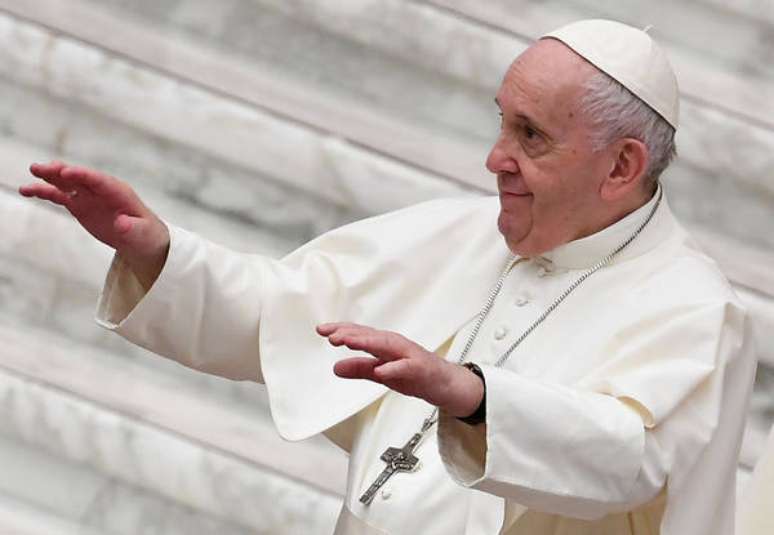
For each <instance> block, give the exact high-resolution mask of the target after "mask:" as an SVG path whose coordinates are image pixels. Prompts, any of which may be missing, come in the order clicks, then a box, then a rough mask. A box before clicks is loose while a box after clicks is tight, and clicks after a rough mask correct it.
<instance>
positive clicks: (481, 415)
mask: <svg viewBox="0 0 774 535" xmlns="http://www.w3.org/2000/svg"><path fill="white" fill-rule="evenodd" d="M462 365H463V366H465V367H466V368H467V369H469V370H470V371H472V372H473V373H475V374H476V375H478V377H479V378H480V379H481V383H482V384H483V385H484V396H483V397H482V398H481V403H479V404H478V407H477V408H476V410H475V411H474V412H473V414H471V415H470V416H465V417H464V418H463V417H460V416H458V417H457V419H458V420H460V421H463V422H465V423H466V424H468V425H478V424H483V423H484V422H485V421H486V380H485V379H484V373H483V372H482V371H481V368H479V367H478V366H477V365H476V364H474V363H473V362H465V363H463V364H462Z"/></svg>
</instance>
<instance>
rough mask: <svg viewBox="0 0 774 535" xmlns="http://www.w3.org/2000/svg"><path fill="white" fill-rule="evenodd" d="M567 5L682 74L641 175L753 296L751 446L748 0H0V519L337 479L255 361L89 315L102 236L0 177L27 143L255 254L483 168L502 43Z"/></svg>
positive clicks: (755, 35) (755, 158)
mask: <svg viewBox="0 0 774 535" xmlns="http://www.w3.org/2000/svg"><path fill="white" fill-rule="evenodd" d="M587 17H610V18H617V19H619V20H623V21H625V22H629V23H631V24H634V25H637V26H645V25H648V24H652V25H653V26H654V28H653V29H652V30H651V32H652V34H653V35H654V36H655V37H656V38H657V39H659V40H660V41H661V42H662V43H663V44H664V46H665V47H666V48H667V50H668V53H669V54H670V57H671V58H672V61H673V63H674V66H675V69H676V71H677V74H678V77H679V79H680V82H681V88H682V104H683V107H682V124H681V130H680V133H679V135H678V146H679V153H680V155H679V158H678V160H677V161H676V162H675V164H674V165H673V167H672V168H670V170H669V171H668V172H667V174H666V176H665V178H664V183H665V187H666V189H667V191H668V194H669V195H670V200H671V203H672V205H673V208H674V209H675V211H676V212H677V213H678V215H679V216H680V217H681V218H682V219H683V220H684V222H685V223H686V224H687V225H688V226H689V227H690V228H691V230H693V231H694V232H695V233H696V235H697V237H698V238H699V239H700V241H701V242H702V244H703V245H704V247H705V248H706V249H707V251H708V252H709V253H710V254H711V255H712V256H714V257H715V258H716V259H717V260H718V262H719V263H720V264H721V266H722V267H723V269H724V270H725V271H726V273H727V274H728V275H729V277H730V279H731V280H732V282H733V283H734V284H735V286H736V287H737V289H738V291H739V293H740V295H741V297H742V299H743V300H744V301H745V302H746V304H747V305H748V306H749V308H750V310H751V312H752V313H753V316H754V320H755V321H754V328H755V332H756V337H757V338H758V344H759V355H760V359H761V364H760V367H759V373H758V379H757V383H756V392H755V397H754V399H753V403H752V406H751V412H750V418H749V422H748V431H747V435H746V439H745V445H744V448H743V452H742V457H741V459H740V463H741V464H740V470H741V471H742V473H744V472H745V471H746V470H748V469H749V468H750V467H751V466H752V465H753V464H754V462H755V460H756V458H757V456H758V454H759V452H760V448H761V446H762V442H763V437H764V436H765V433H766V432H767V430H768V428H769V426H770V425H771V423H772V422H773V421H774V346H772V345H771V344H769V343H767V336H768V333H770V332H772V329H774V272H772V270H771V266H772V265H774V235H773V234H772V233H771V232H770V229H771V224H772V223H771V222H772V214H774V61H773V60H774V12H773V11H772V9H771V6H769V4H768V3H766V2H755V1H748V2H734V3H727V2H721V1H719V0H718V1H716V0H692V1H690V2H668V1H666V0H654V1H652V2H647V3H644V2H634V1H620V0H617V1H616V0H609V1H594V2H592V1H590V0H543V1H537V0H519V1H512V0H507V1H506V0H488V1H487V2H478V1H476V0H358V1H338V0H223V1H220V2H217V3H214V2H209V1H206V0H135V1H131V2H130V1H124V0H99V1H97V0H27V1H25V2H18V1H14V0H0V164H2V169H3V172H2V173H0V213H1V214H2V221H3V231H4V233H3V237H4V239H3V240H0V346H2V348H3V355H4V356H3V358H2V359H0V411H2V417H3V418H2V420H3V422H4V424H5V425H3V426H2V428H0V466H3V469H4V474H3V476H4V477H2V478H0V532H3V533H4V532H8V531H9V530H11V531H13V530H15V531H17V532H24V533H52V532H56V533H60V532H61V533H114V534H124V533H125V534H135V533H165V534H167V533H178V532H179V533H224V534H227V533H248V532H249V533H272V534H273V533H277V534H278V533H326V532H330V530H331V528H332V526H333V522H334V519H335V516H336V513H337V510H338V506H339V503H340V497H341V493H342V492H343V486H344V480H343V477H342V474H343V473H344V469H345V468H344V467H345V458H344V456H343V454H342V453H341V452H340V451H339V450H337V449H336V448H335V447H334V446H332V445H330V444H328V443H326V442H324V441H323V440H322V439H319V440H312V441H308V442H304V443H300V444H288V443H283V442H282V441H281V440H280V439H278V438H277V436H276V434H275V433H274V431H273V430H272V427H271V422H270V420H269V416H268V412H267V406H266V398H265V392H264V391H263V389H262V387H261V386H260V385H254V384H247V383H235V382H230V381H225V380H222V379H218V378H214V377H210V376H206V375H203V374H197V373H194V372H191V371H189V370H186V369H184V368H182V367H180V366H177V365H176V364H174V363H171V362H168V361H166V360H164V359H160V358H158V357H155V356H153V355H150V354H148V353H147V352H145V351H144V350H141V349H139V348H136V347H133V346H130V345H129V344H127V343H125V342H123V341H122V340H121V339H119V338H118V337H116V336H114V335H111V334H109V333H107V332H105V331H104V330H101V329H99V328H98V327H97V326H96V325H95V324H94V322H93V319H92V318H93V314H94V307H95V303H96V298H97V294H98V291H99V288H100V286H101V283H102V278H103V276H104V273H105V270H106V268H107V265H108V263H109V261H110V255H111V253H110V251H109V250H108V249H107V248H106V247H104V246H102V245H101V244H99V243H96V242H94V240H92V239H91V238H90V237H89V236H88V235H87V234H86V233H84V232H83V231H82V230H81V229H79V228H78V227H77V225H75V224H74V223H73V222H72V221H71V220H70V218H69V217H68V216H67V215H66V214H65V213H63V212H62V211H60V210H58V209H56V208H55V207H52V206H49V205H45V204H43V203H36V202H31V201H29V200H26V199H22V198H20V197H19V196H18V195H17V194H16V193H15V189H16V187H18V186H19V185H20V184H22V183H24V182H26V181H27V180H28V174H27V172H26V167H27V165H28V164H29V162H31V161H39V160H40V161H43V160H49V159H52V158H63V159H66V160H68V161H71V162H78V163H82V164H86V165H90V166H95V167H98V168H101V169H103V170H105V171H108V172H110V173H113V174H115V175H117V176H120V177H122V178H123V179H125V180H127V181H128V182H130V183H131V184H132V185H133V186H134V187H135V188H136V189H137V191H138V192H139V193H140V194H141V196H142V197H143V199H145V200H146V202H147V203H148V204H149V205H150V206H151V207H152V208H153V209H154V210H156V211H157V212H158V213H159V214H160V215H161V216H162V217H164V218H165V219H166V220H168V221H170V222H173V223H175V224H178V225H181V226H184V227H186V228H189V229H191V230H193V231H195V232H198V233H200V234H202V235H204V236H206V237H208V238H210V239H212V240H214V241H218V242H220V243H223V244H225V245H227V246H229V247H232V248H235V249H238V250H242V251H255V252H262V253H266V254H272V255H277V256H279V255H282V254H284V253H286V252H288V251H290V250H292V249H293V248H295V247H297V246H298V245H300V244H302V243H304V242H305V241H307V240H309V239H310V238H312V237H314V236H316V235H318V234H320V233H322V232H324V231H326V230H328V229H330V228H333V227H335V226H338V225H341V224H343V223H346V222H348V221H352V220H355V219H358V218H362V217H365V216H368V215H372V214H377V213H382V212H385V211H388V210H392V209H396V208H399V207H402V206H406V205H409V204H412V203H415V202H419V201H422V200H426V199H431V198H437V197H442V196H453V195H480V194H484V193H488V192H492V191H493V188H494V183H493V180H492V177H491V176H489V175H488V173H486V171H485V170H484V168H483V161H484V158H485V156H486V151H487V149H488V146H489V144H490V143H491V142H492V141H493V139H494V137H495V135H496V131H497V121H498V117H497V110H496V107H495V105H494V103H493V101H492V97H493V95H494V92H495V90H496V88H497V86H498V84H499V81H500V78H501V76H502V73H503V71H504V69H505V68H506V67H507V65H508V64H509V63H510V61H511V60H512V58H513V57H514V56H515V55H516V54H518V53H519V52H520V51H522V50H523V49H524V48H525V47H526V46H528V44H529V42H530V40H531V39H534V38H535V37H537V36H538V35H540V34H541V33H542V32H544V31H548V30H550V29H552V28H554V27H557V26H559V25H561V24H563V23H565V22H568V21H571V20H575V19H578V18H587ZM277 452H281V453H282V454H281V455H276V454H277ZM6 467H7V468H6ZM320 467H324V469H323V470H321V469H320Z"/></svg>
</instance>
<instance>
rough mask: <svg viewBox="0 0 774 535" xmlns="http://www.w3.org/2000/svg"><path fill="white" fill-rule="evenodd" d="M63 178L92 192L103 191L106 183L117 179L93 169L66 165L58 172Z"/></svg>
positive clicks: (99, 192) (98, 192)
mask: <svg viewBox="0 0 774 535" xmlns="http://www.w3.org/2000/svg"><path fill="white" fill-rule="evenodd" d="M59 174H60V176H61V177H62V179H63V180H65V181H68V182H69V183H71V184H78V185H79V186H83V187H85V188H88V189H90V190H91V191H93V192H94V193H97V194H101V193H105V189H106V187H107V185H108V184H109V183H110V182H111V181H115V180H117V179H115V178H113V177H112V176H110V175H107V174H105V173H101V172H100V171H96V170H94V169H89V168H88V167H81V166H66V167H64V168H63V169H62V170H61V172H60V173H59Z"/></svg>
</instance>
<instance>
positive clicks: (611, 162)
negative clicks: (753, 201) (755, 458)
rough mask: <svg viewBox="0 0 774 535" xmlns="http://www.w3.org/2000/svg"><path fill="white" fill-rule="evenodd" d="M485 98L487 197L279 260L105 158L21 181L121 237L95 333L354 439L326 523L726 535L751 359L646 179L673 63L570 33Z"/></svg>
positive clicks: (659, 158) (420, 211)
mask: <svg viewBox="0 0 774 535" xmlns="http://www.w3.org/2000/svg"><path fill="white" fill-rule="evenodd" d="M496 101H497V103H498V105H499V106H500V109H501V111H502V128H501V133H500V136H499V138H498V140H497V142H496V144H495V146H494V147H493V148H492V151H491V153H490V154H489V157H488V159H487V167H488V168H489V170H490V171H492V172H493V173H494V174H495V175H496V176H497V186H498V190H499V193H500V195H499V197H498V198H484V199H475V200H470V199H463V200H445V201H436V202H431V203H425V204H422V205H419V206H416V207H411V208H407V209H404V210H400V211H398V212H394V213H391V214H386V215H383V216H380V217H376V218H372V219H369V220H365V221H362V222H358V223H355V224H352V225H347V226H345V227H343V228H341V229H337V230H335V231H332V232H330V233H327V234H325V235H323V236H321V237H319V238H318V239H316V240H314V241H312V242H310V243H309V244H307V245H305V246H304V247H301V248H300V249H298V250H297V251H295V252H294V253H291V254H290V255H289V256H288V257H286V258H284V259H282V260H281V261H275V260H272V259H269V258H265V257H262V256H259V255H253V256H247V255H239V254H236V253H234V252H231V251H228V250H225V249H223V248H221V247H219V246H217V245H215V244H212V243H209V242H207V241H205V240H202V239H200V238H197V237H196V236H193V235H191V234H189V233H187V232H186V231H184V230H182V229H179V228H176V227H174V226H172V225H165V224H164V223H163V222H162V221H161V220H159V218H158V217H157V216H155V215H154V214H153V213H152V212H151V211H150V210H149V209H148V208H147V207H145V206H144V205H143V204H142V202H141V201H140V200H139V199H138V198H137V197H136V196H135V195H134V193H133V192H132V191H131V189H130V188H129V187H128V186H126V185H125V184H123V183H122V182H120V181H118V180H116V179H113V178H111V177H107V176H105V175H102V174H100V173H98V172H96V171H91V170H88V169H83V168H77V167H70V166H66V165H64V164H62V163H58V162H54V163H51V164H48V165H34V166H33V167H32V172H33V174H35V175H36V176H38V177H40V178H42V179H44V180H45V181H46V182H48V184H42V183H37V184H33V185H29V186H25V187H24V188H22V190H21V192H22V194H24V195H28V196H29V195H34V196H37V197H40V198H43V199H48V200H50V201H53V202H55V203H58V204H61V205H63V206H65V207H66V208H67V209H68V210H69V211H70V212H71V213H72V214H73V215H74V216H75V217H76V218H77V219H78V220H79V221H80V222H81V224H82V225H83V226H84V227H85V228H86V229H87V230H88V231H89V232H91V233H92V234H93V235H94V236H95V237H96V238H97V239H100V240H101V241H103V242H105V243H107V244H108V245H110V246H112V247H114V248H115V249H116V251H117V254H116V257H115V258H114V262H113V264H112V266H111V268H110V271H109V273H108V276H107V281H106V286H105V290H104V292H103V295H102V297H101V300H100V304H99V310H98V321H99V322H100V323H101V324H102V325H103V326H105V327H107V328H109V329H113V330H115V331H116V332H118V333H119V334H121V335H122V336H125V337H126V338H128V339H129V340H132V341H134V342H135V343H138V344H140V345H143V346H145V347H147V348H149V349H151V350H152V351H155V352H157V353H159V354H162V355H165V356H168V357H170V358H173V359H175V360H177V361H179V362H181V363H183V364H185V365H187V366H190V367H193V368H196V369H199V370H202V371H206V372H209V373H215V374H218V375H221V376H224V377H228V378H232V379H239V380H254V381H261V382H265V383H266V386H267V389H268V393H269V399H270V404H271V410H272V416H273V418H274V421H275V423H276V425H277V428H278V430H279V432H280V433H281V434H282V435H283V436H284V437H285V438H288V439H301V438H305V437H308V436H310V435H313V434H315V433H319V432H322V433H325V434H326V436H327V437H328V438H330V439H331V440H332V441H334V442H335V443H336V444H338V445H340V446H341V447H342V448H344V449H345V450H346V451H347V452H349V455H350V465H349V474H348V485H347V495H346V497H345V500H344V504H343V507H342V512H341V515H340V517H339V522H338V524H337V527H336V533H337V534H340V535H341V534H350V535H351V534H384V533H390V534H402V533H411V534H414V533H421V534H423V535H432V534H450V533H466V534H475V535H479V534H488V533H492V534H494V533H507V534H511V535H513V534H526V533H528V534H530V535H535V534H549V533H550V534H559V533H562V534H589V535H591V534H594V535H601V534H616V535H620V534H626V533H633V534H638V535H639V534H645V533H647V534H652V533H661V534H669V535H689V534H697V535H698V534H701V535H715V534H717V535H720V534H727V533H731V532H732V531H733V523H734V516H733V511H734V488H735V473H736V459H737V455H738V451H739V445H740V438H741V431H742V426H743V422H744V416H745V412H746V407H747V402H748V399H749V393H750V388H751V380H752V376H753V373H754V367H755V360H754V358H752V356H751V354H750V352H749V350H748V349H749V348H748V345H747V339H746V338H745V329H746V325H747V320H746V317H745V312H744V310H743V308H742V307H741V305H740V304H739V302H738V300H737V298H736V297H735V296H734V295H733V292H731V290H730V288H729V286H728V283H727V282H726V281H725V279H724V278H723V277H722V275H721V274H720V273H719V272H718V270H717V268H716V267H715V265H714V263H713V262H712V261H710V260H709V259H708V258H706V257H705V256H704V255H703V254H702V253H700V252H699V251H698V250H697V249H696V247H695V245H694V244H693V241H692V240H691V239H690V237H689V236H688V235H687V234H686V233H685V231H684V230H682V229H681V227H680V226H679V225H678V224H677V223H676V222H675V221H674V219H673V217H672V215H671V213H670V211H669V208H668V206H667V203H666V200H665V199H664V198H663V191H662V190H661V187H660V186H659V185H658V176H659V175H660V174H661V172H662V171H663V170H664V168H665V167H666V166H667V165H668V163H669V161H670V160H671V158H672V156H673V155H674V145H673V137H674V130H675V128H676V125H677V114H678V113H677V107H678V104H677V101H678V93H677V85H676V81H675V78H674V75H673V73H672V71H671V68H670V67H669V65H668V62H667V61H666V58H665V57H664V55H663V53H662V52H661V51H660V49H659V48H658V47H657V46H656V45H655V44H654V43H653V42H652V41H651V39H650V37H648V36H647V35H646V34H645V33H644V32H640V31H638V30H635V29H633V28H630V27H628V26H624V25H622V24H618V23H614V22H610V21H582V22H579V23H575V24H571V25H569V26H567V27H565V28H562V29H560V30H557V31H555V32H552V33H551V34H549V35H548V36H545V37H544V38H542V39H541V40H539V41H538V42H537V43H535V44H534V45H533V46H531V47H530V48H529V49H528V50H527V51H526V52H524V53H523V54H522V55H521V56H519V57H518V58H517V59H516V60H515V61H514V63H513V64H512V65H511V67H510V68H509V70H508V72H507V73H506V75H505V78H504V80H503V83H502V86H501V87H500V90H499V91H498V93H497V96H496ZM502 238H504V240H503V239H502ZM331 346H335V347H341V348H344V347H346V348H347V349H348V350H354V351H361V352H364V353H365V354H363V353H361V354H359V355H357V356H352V355H351V354H349V353H347V352H344V353H337V352H335V351H334V350H332V349H331ZM341 357H346V358H341ZM439 357H443V358H439ZM462 361H465V365H461V362H462ZM331 369H333V372H334V373H335V375H334V374H332V373H331Z"/></svg>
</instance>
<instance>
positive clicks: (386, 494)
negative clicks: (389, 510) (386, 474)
mask: <svg viewBox="0 0 774 535" xmlns="http://www.w3.org/2000/svg"><path fill="white" fill-rule="evenodd" d="M390 496H392V492H390V491H389V490H387V489H383V490H382V500H389V499H390Z"/></svg>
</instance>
